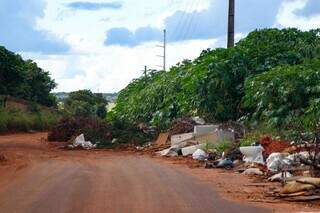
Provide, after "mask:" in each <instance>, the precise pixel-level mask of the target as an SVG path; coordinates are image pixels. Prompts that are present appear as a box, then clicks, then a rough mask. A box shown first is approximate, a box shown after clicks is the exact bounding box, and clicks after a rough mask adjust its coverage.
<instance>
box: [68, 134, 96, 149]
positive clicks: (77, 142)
mask: <svg viewBox="0 0 320 213" xmlns="http://www.w3.org/2000/svg"><path fill="white" fill-rule="evenodd" d="M68 147H69V148H71V149H75V148H83V149H87V150H89V149H94V148H96V147H97V146H96V144H93V143H91V142H90V141H86V140H85V139H84V135H83V134H81V135H79V136H78V137H76V138H75V139H74V141H73V143H72V144H71V145H69V146H68Z"/></svg>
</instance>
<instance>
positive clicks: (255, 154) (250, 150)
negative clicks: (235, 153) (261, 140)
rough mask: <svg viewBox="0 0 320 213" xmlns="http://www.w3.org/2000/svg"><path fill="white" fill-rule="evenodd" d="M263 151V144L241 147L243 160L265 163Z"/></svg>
mask: <svg viewBox="0 0 320 213" xmlns="http://www.w3.org/2000/svg"><path fill="white" fill-rule="evenodd" d="M262 151H263V147H261V146H247V147H240V152H241V153H242V154H243V161H244V162H249V163H260V164H264V163H265V162H264V160H263V156H262Z"/></svg>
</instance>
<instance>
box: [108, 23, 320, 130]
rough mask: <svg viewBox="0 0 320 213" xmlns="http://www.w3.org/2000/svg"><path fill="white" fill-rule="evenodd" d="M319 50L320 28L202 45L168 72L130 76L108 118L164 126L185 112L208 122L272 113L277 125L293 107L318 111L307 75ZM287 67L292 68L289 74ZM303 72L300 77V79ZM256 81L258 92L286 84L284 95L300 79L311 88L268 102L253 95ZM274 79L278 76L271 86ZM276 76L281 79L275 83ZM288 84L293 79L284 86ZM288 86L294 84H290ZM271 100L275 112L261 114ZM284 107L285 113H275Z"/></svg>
mask: <svg viewBox="0 0 320 213" xmlns="http://www.w3.org/2000/svg"><path fill="white" fill-rule="evenodd" d="M319 50H320V39H319V30H311V31H308V32H302V31H299V30H297V29H283V30H279V29H264V30H259V31H254V32H252V33H250V34H249V35H248V36H247V37H246V38H245V39H243V40H241V41H240V42H239V43H238V44H237V45H236V47H235V48H230V49H222V48H219V49H215V50H205V51H203V52H202V54H201V55H200V57H198V58H197V59H195V60H194V61H188V60H185V61H183V62H182V63H180V64H177V65H176V66H174V67H172V68H171V69H170V71H168V72H163V71H160V72H154V71H153V72H149V73H148V75H147V76H142V77H141V78H139V79H135V80H134V81H133V82H132V83H131V84H129V85H128V86H127V87H126V88H125V89H124V90H122V91H121V92H120V94H119V96H118V99H117V102H116V107H115V108H114V109H113V111H112V113H110V115H109V118H110V119H111V120H124V121H128V122H131V123H139V122H145V123H149V124H151V125H153V126H155V127H158V128H159V129H166V128H168V127H169V126H170V123H171V122H172V121H173V120H174V119H176V118H179V117H183V116H188V115H198V116H202V117H204V118H205V119H206V120H207V121H211V122H217V121H219V122H221V121H228V120H238V119H247V121H249V122H253V121H257V122H264V121H267V122H271V121H274V120H275V119H274V118H275V117H276V118H278V120H281V123H277V122H276V124H277V127H279V125H280V126H281V125H283V124H285V123H286V122H287V121H286V119H287V116H289V115H292V113H296V110H300V111H301V112H299V113H300V114H301V113H302V112H303V113H307V112H308V113H313V114H314V113H318V110H317V103H318V102H317V99H316V98H315V97H316V95H317V94H316V93H317V92H316V91H315V90H316V84H317V80H311V78H316V79H317V76H315V75H317V74H315V72H316V70H317V69H318V68H317V67H319V64H318V62H317V61H316V60H317V59H315V58H316V57H317V55H319ZM311 60H312V61H311ZM299 69H302V70H303V69H304V70H305V71H303V73H300V74H299V75H300V77H298V76H296V77H294V75H295V74H297V73H298V70H299ZM286 73H287V74H286ZM289 73H292V74H291V75H290V76H289ZM294 73H295V74H294ZM277 75H279V77H277ZM290 78H292V79H290ZM302 78H304V80H303V81H302V82H303V83H299V80H300V79H302ZM259 80H260V81H259ZM264 80H266V81H267V82H266V83H267V84H268V83H270V85H269V88H267V90H268V92H267V93H263V91H262V90H263V88H264V86H263V82H264ZM257 81H259V82H258V83H255V85H258V84H259V85H260V87H261V88H257V89H258V90H259V89H261V90H259V92H260V93H263V94H269V96H270V97H271V96H272V95H273V94H274V93H276V90H280V88H281V87H287V90H288V91H287V93H286V92H285V91H286V89H285V90H283V92H284V93H286V96H285V97H287V98H289V96H290V95H292V94H296V92H297V91H295V89H296V90H298V91H300V90H301V89H299V88H300V87H301V85H309V89H307V88H305V90H312V91H309V92H307V91H305V92H303V91H302V92H301V93H299V97H301V98H302V99H301V100H300V99H299V97H291V98H289V99H290V100H288V101H287V100H286V99H282V97H281V95H283V94H282V93H278V95H275V96H274V98H273V99H274V100H275V101H276V102H275V103H271V102H270V100H267V99H265V98H264V97H260V96H257V95H256V96H255V97H253V96H254V93H255V92H257V90H256V89H255V86H252V87H250V85H252V82H257ZM273 81H276V82H278V84H277V85H274V87H273V86H272V85H273V84H272V82H273ZM306 81H308V83H306ZM281 82H283V85H280V84H281ZM290 84H294V85H293V86H288V85H290ZM299 85H300V86H299ZM292 87H296V88H295V89H292V90H291V89H290V88H292ZM305 96H306V97H305ZM313 97H314V98H313ZM306 98H307V99H308V100H307V101H310V102H309V103H308V106H309V107H307V106H306V103H303V102H304V101H306V100H305V99H306ZM260 99H263V100H265V102H264V105H263V106H260V105H259V104H260V101H261V100H260ZM279 99H280V100H279ZM279 101H280V102H281V103H278V102H279ZM270 103H271V105H272V106H273V108H272V110H273V111H274V112H273V114H272V113H271V114H270V113H269V114H268V113H267V114H266V113H265V112H266V108H268V110H269V111H270V109H269V106H268V104H270ZM306 107H307V108H306ZM278 110H279V111H278ZM275 111H278V114H277V113H276V112H275ZM280 111H281V112H280ZM286 111H287V112H288V113H287V115H285V116H283V117H279V116H278V115H279V113H280V114H281V113H283V112H286ZM262 112H264V113H262ZM261 113H262V114H263V116H261ZM265 116H267V118H266V117H265ZM292 117H293V118H296V117H294V116H293V115H292ZM248 118H249V119H248ZM309 118H311V117H309ZM287 123H288V122H287ZM312 123H313V121H312Z"/></svg>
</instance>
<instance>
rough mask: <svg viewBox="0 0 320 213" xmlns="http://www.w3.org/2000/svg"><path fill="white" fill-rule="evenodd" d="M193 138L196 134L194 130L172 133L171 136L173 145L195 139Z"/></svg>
mask: <svg viewBox="0 0 320 213" xmlns="http://www.w3.org/2000/svg"><path fill="white" fill-rule="evenodd" d="M193 139H194V134H193V133H192V132H191V133H185V134H180V135H172V136H171V146H176V145H179V144H180V143H182V142H184V141H187V140H193Z"/></svg>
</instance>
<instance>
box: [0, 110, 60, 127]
mask: <svg viewBox="0 0 320 213" xmlns="http://www.w3.org/2000/svg"><path fill="white" fill-rule="evenodd" d="M59 119H60V117H59V115H58V114H57V113H56V112H40V111H39V112H24V111H20V110H8V109H4V108H0V133H5V132H27V131H44V130H49V129H50V128H51V127H52V126H53V125H54V124H55V123H56V122H57V121H58V120H59Z"/></svg>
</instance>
